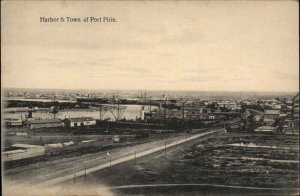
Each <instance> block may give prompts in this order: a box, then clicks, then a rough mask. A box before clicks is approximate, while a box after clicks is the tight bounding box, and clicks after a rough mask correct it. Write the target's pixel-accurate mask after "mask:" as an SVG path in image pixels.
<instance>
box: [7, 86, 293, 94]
mask: <svg viewBox="0 0 300 196" xmlns="http://www.w3.org/2000/svg"><path fill="white" fill-rule="evenodd" d="M2 88H4V89H37V90H38V89H39V90H83V91H84V90H99V91H169V92H170V91H171V92H172V91H179V92H235V93H236V92H257V93H297V92H299V91H297V90H294V91H268V90H231V91H228V90H182V89H178V90H171V89H169V90H168V89H161V90H157V89H156V90H155V89H113V88H112V89H105V88H98V89H97V88H95V89H83V88H77V89H76V88H74V89H73V88H72V89H70V88H69V89H68V88H35V87H32V88H28V87H2Z"/></svg>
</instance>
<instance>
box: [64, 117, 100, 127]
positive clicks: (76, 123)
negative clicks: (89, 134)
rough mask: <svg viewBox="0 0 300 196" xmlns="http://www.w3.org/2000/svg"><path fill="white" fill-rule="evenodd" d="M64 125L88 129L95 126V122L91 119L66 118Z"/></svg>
mask: <svg viewBox="0 0 300 196" xmlns="http://www.w3.org/2000/svg"><path fill="white" fill-rule="evenodd" d="M65 124H66V126H68V127H88V126H92V125H96V120H95V119H93V118H92V117H78V118H67V119H66V120H65Z"/></svg>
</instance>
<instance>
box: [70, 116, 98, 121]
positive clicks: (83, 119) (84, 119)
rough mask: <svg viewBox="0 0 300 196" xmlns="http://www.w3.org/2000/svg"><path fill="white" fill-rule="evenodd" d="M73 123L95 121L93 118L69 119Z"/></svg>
mask: <svg viewBox="0 0 300 196" xmlns="http://www.w3.org/2000/svg"><path fill="white" fill-rule="evenodd" d="M68 120H69V121H71V122H84V121H93V120H95V119H93V118H92V117H78V118H68Z"/></svg>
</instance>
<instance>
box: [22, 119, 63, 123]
mask: <svg viewBox="0 0 300 196" xmlns="http://www.w3.org/2000/svg"><path fill="white" fill-rule="evenodd" d="M60 122H61V120H60V119H57V118H55V119H40V120H30V121H27V123H29V124H45V123H60Z"/></svg>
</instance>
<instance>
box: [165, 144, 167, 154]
mask: <svg viewBox="0 0 300 196" xmlns="http://www.w3.org/2000/svg"><path fill="white" fill-rule="evenodd" d="M165 157H167V142H166V141H165Z"/></svg>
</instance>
